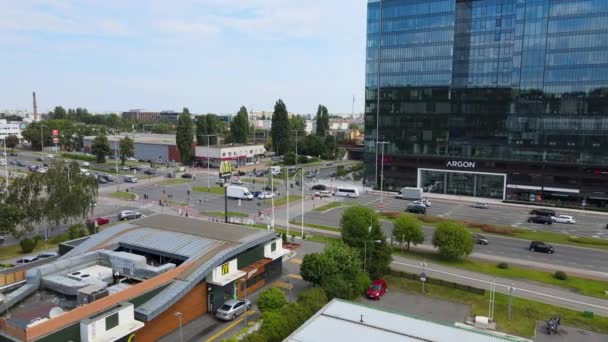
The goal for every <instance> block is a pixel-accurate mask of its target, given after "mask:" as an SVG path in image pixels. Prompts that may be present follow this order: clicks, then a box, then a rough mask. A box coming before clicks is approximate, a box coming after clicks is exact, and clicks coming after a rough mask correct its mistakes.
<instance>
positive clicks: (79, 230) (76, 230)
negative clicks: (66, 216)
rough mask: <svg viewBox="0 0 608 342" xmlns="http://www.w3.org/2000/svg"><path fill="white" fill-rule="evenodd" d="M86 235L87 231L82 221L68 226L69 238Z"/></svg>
mask: <svg viewBox="0 0 608 342" xmlns="http://www.w3.org/2000/svg"><path fill="white" fill-rule="evenodd" d="M84 236H87V231H86V229H85V227H84V225H83V224H82V223H78V224H75V225H73V226H71V227H70V228H68V237H69V239H70V240H74V239H78V238H81V237H84Z"/></svg>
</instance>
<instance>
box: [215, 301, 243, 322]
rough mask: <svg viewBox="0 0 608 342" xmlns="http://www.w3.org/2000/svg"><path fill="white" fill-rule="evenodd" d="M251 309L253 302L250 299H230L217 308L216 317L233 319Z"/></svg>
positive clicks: (226, 319)
mask: <svg viewBox="0 0 608 342" xmlns="http://www.w3.org/2000/svg"><path fill="white" fill-rule="evenodd" d="M249 309H251V302H250V301H249V300H248V299H230V300H229V301H227V302H225V303H224V304H223V305H222V306H221V307H220V308H219V309H217V311H216V312H215V317H217V318H219V319H221V320H224V321H231V320H233V319H235V318H237V317H238V316H239V315H241V314H242V313H244V312H245V311H247V310H249Z"/></svg>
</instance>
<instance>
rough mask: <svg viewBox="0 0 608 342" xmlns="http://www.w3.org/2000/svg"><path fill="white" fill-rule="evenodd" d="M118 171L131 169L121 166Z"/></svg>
mask: <svg viewBox="0 0 608 342" xmlns="http://www.w3.org/2000/svg"><path fill="white" fill-rule="evenodd" d="M118 170H119V171H130V170H131V169H130V168H129V167H128V166H121V167H119V168H118Z"/></svg>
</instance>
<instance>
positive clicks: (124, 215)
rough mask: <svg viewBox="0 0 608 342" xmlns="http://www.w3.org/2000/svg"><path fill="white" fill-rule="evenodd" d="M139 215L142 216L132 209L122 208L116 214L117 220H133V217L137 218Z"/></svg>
mask: <svg viewBox="0 0 608 342" xmlns="http://www.w3.org/2000/svg"><path fill="white" fill-rule="evenodd" d="M141 217H142V214H141V213H140V212H138V211H134V210H123V211H121V212H120V214H118V220H119V221H122V220H133V219H138V218H141Z"/></svg>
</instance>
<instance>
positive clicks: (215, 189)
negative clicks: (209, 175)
mask: <svg viewBox="0 0 608 342" xmlns="http://www.w3.org/2000/svg"><path fill="white" fill-rule="evenodd" d="M192 190H194V191H196V192H208V193H212V194H218V195H223V194H224V187H223V186H212V187H211V188H207V187H206V186H195V187H194V188H192Z"/></svg>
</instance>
